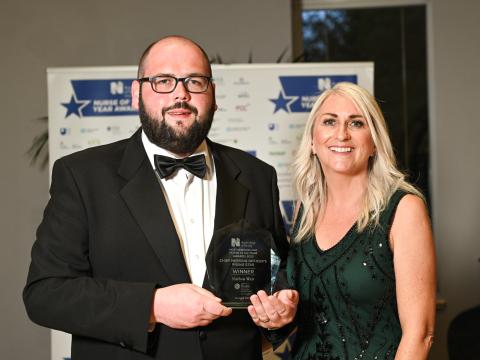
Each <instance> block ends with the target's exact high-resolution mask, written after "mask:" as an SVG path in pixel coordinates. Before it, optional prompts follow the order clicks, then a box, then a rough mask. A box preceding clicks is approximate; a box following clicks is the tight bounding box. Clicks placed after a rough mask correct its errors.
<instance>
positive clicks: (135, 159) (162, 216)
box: [119, 131, 191, 283]
mask: <svg viewBox="0 0 480 360" xmlns="http://www.w3.org/2000/svg"><path fill="white" fill-rule="evenodd" d="M119 174H120V175H121V176H122V177H124V178H125V179H126V180H127V183H126V185H125V186H124V187H123V188H122V190H121V191H120V194H121V196H122V197H123V199H124V201H125V203H126V204H127V206H128V208H129V209H130V211H131V213H132V216H133V217H134V218H135V220H136V222H137V223H138V225H139V226H140V228H141V229H142V231H143V233H144V234H145V236H146V238H147V240H148V242H149V243H150V245H151V247H152V248H153V251H154V252H155V254H156V255H157V256H158V258H159V259H160V261H161V263H162V266H163V268H164V270H165V272H166V273H167V275H168V277H169V278H170V279H171V280H172V283H184V282H191V280H190V276H189V275H188V271H187V267H186V265H185V260H184V257H183V254H182V250H181V247H180V240H179V238H178V235H177V231H176V229H175V225H174V223H173V221H172V218H171V215H170V211H169V209H168V206H167V203H166V200H165V196H164V195H163V192H162V190H161V188H160V184H159V183H158V180H157V178H156V176H155V173H154V172H153V170H152V167H151V164H150V162H149V161H148V159H147V156H146V154H145V150H144V148H143V145H142V143H141V136H140V131H139V132H137V133H136V134H135V135H134V136H133V137H132V138H131V139H130V141H129V143H128V145H127V148H126V150H125V154H124V156H123V159H122V163H121V165H120V168H119Z"/></svg>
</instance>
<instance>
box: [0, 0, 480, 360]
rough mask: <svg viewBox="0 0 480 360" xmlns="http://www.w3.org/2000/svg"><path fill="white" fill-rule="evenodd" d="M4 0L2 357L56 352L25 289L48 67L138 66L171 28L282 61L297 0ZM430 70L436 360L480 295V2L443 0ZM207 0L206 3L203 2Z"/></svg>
mask: <svg viewBox="0 0 480 360" xmlns="http://www.w3.org/2000/svg"><path fill="white" fill-rule="evenodd" d="M26 3H27V1H12V0H3V1H2V2H1V4H0V51H1V55H0V75H1V77H0V79H1V81H2V86H1V87H0V88H1V89H0V104H1V107H2V114H3V116H2V118H1V119H0V129H1V131H0V146H1V148H0V149H1V150H0V162H1V164H2V172H1V176H0V196H1V199H2V202H1V203H2V205H1V207H0V229H1V241H2V243H3V244H2V251H1V252H0V276H1V284H2V295H1V296H0V309H1V311H2V320H1V321H0V338H1V341H0V357H1V358H2V359H9V360H16V359H19V360H20V359H21V360H25V359H36V360H47V359H49V332H48V330H45V329H42V328H40V327H38V326H36V325H33V324H31V323H30V322H29V320H28V319H27V318H26V315H25V312H24V308H23V303H22V302H21V290H22V287H23V284H24V281H25V277H26V271H27V266H28V262H29V251H30V247H31V245H32V242H33V240H34V232H35V228H36V226H37V225H38V222H39V221H40V218H41V213H42V210H43V207H44V206H45V203H46V201H47V199H48V193H47V191H48V175H47V172H46V171H39V170H38V169H36V168H32V167H29V165H28V160H27V158H26V157H25V155H24V153H25V151H26V149H27V148H28V146H29V145H30V142H31V140H32V138H33V137H34V136H35V135H37V134H38V133H40V132H41V131H42V130H43V129H44V128H45V126H44V125H41V124H40V123H39V122H36V121H34V119H35V118H37V117H40V116H44V115H46V114H47V99H46V76H45V69H46V67H48V66H89V65H131V64H135V63H136V61H137V57H138V55H139V54H140V52H141V51H142V49H143V48H144V47H145V45H146V44H148V43H149V42H151V41H153V40H154V39H156V38H157V37H160V36H163V35H165V34H171V33H178V34H183V35H186V36H190V37H192V38H193V39H195V40H197V41H198V42H199V43H201V44H203V45H204V47H205V49H206V50H207V52H208V53H209V54H210V55H211V56H213V55H215V54H217V53H218V54H220V55H221V56H222V58H223V59H224V60H225V61H235V62H241V61H246V60H247V58H248V53H249V51H250V50H251V51H252V53H253V57H254V60H255V61H258V62H272V61H275V59H276V57H277V56H278V55H279V54H280V52H281V51H282V50H283V49H284V48H285V46H288V45H290V38H291V26H290V6H289V4H288V1H287V0H262V1H257V0H243V1H233V0H231V1H227V0H208V1H193V0H191V1H183V2H182V1H180V0H176V1H173V0H172V1H166V0H163V1H146V0H139V1H135V2H134V1H126V0H115V1H113V0H103V1H94V0H84V1H82V2H80V1H78V2H73V1H65V0H63V1H62V0H45V1H33V0H32V1H29V4H26ZM429 3H430V4H431V7H430V10H429V20H430V21H431V26H430V29H433V32H432V33H431V36H430V39H431V40H432V41H431V44H430V46H431V51H430V55H432V56H431V58H430V61H431V62H430V65H431V67H430V80H431V81H432V87H431V89H430V90H431V94H430V95H431V105H432V107H431V132H432V134H431V139H432V173H433V174H434V178H433V184H432V185H433V213H434V219H433V220H434V226H435V234H436V239H437V245H438V264H439V285H440V291H441V295H442V296H443V297H444V298H445V299H446V301H447V308H446V310H444V311H442V312H440V313H439V316H438V326H437V334H436V335H437V341H436V344H435V346H434V349H433V354H432V359H435V360H446V355H445V352H446V345H445V334H446V327H447V325H448V323H449V321H450V320H451V319H452V318H453V317H454V316H455V315H456V314H457V313H458V312H459V311H461V310H463V309H466V308H468V307H470V306H473V305H474V304H479V303H480V263H479V262H478V258H479V257H480V241H479V239H478V234H480V221H478V220H477V217H478V214H479V213H480V195H479V194H480V192H479V190H478V187H479V184H480V161H479V159H478V156H477V153H478V150H477V148H476V146H477V143H478V142H479V141H478V139H477V138H478V136H479V135H480V121H479V120H478V119H477V117H478V109H477V107H476V105H477V103H479V102H480V91H479V85H478V84H480V70H479V68H478V66H479V60H478V59H479V58H480V46H479V45H478V44H479V39H480V26H479V25H478V22H477V17H478V14H479V13H480V3H479V2H477V1H476V0H457V1H455V2H453V1H451V0H431V1H430V2H429ZM199 4H201V5H199Z"/></svg>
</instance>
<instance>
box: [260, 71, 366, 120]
mask: <svg viewBox="0 0 480 360" xmlns="http://www.w3.org/2000/svg"><path fill="white" fill-rule="evenodd" d="M279 80H280V84H281V86H282V88H281V89H280V92H279V94H278V97H277V98H275V99H269V100H270V101H271V102H272V103H273V104H274V105H275V108H274V109H273V113H274V114H275V113H276V112H277V111H280V110H284V111H285V112H287V113H304V112H309V111H310V110H311V109H312V107H313V104H314V103H315V100H316V99H317V97H318V96H319V95H320V94H321V93H322V92H324V91H325V90H328V89H331V88H332V87H333V86H335V84H336V83H339V82H342V81H349V82H352V83H355V84H356V83H357V75H334V76H279Z"/></svg>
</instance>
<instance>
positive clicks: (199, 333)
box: [198, 330, 207, 340]
mask: <svg viewBox="0 0 480 360" xmlns="http://www.w3.org/2000/svg"><path fill="white" fill-rule="evenodd" d="M198 337H199V338H200V340H205V339H206V338H207V333H206V332H205V331H203V330H200V331H199V332H198Z"/></svg>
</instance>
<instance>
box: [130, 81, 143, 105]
mask: <svg viewBox="0 0 480 360" xmlns="http://www.w3.org/2000/svg"><path fill="white" fill-rule="evenodd" d="M140 86H142V85H141V83H140V81H137V80H133V81H132V86H131V93H132V107H133V108H134V109H135V110H138V108H139V105H138V104H139V101H140Z"/></svg>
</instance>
